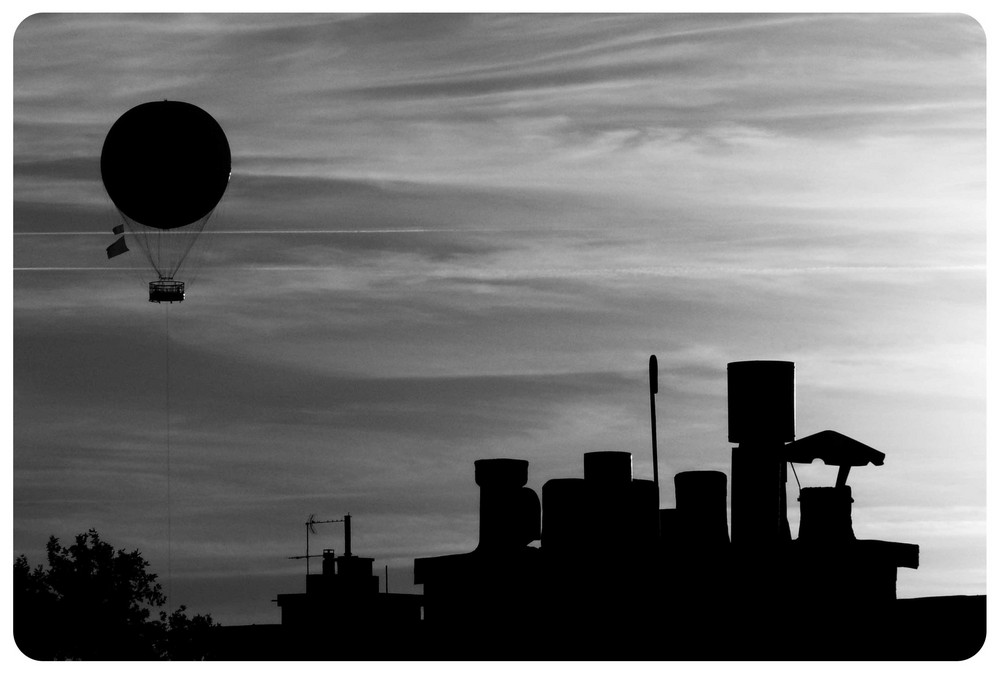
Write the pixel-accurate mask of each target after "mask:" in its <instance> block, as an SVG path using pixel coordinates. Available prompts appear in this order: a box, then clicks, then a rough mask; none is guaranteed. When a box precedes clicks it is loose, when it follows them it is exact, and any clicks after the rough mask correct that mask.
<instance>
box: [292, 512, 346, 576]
mask: <svg viewBox="0 0 1000 674" xmlns="http://www.w3.org/2000/svg"><path fill="white" fill-rule="evenodd" d="M333 522H343V523H344V555H345V556H347V557H350V556H351V514H350V513H347V514H346V515H344V517H343V518H342V519H339V520H318V519H316V515H315V514H312V515H309V519H307V520H306V554H304V555H296V556H294V557H289V558H288V559H304V560H306V576H307V577H308V576H309V559H310V558H312V557H322V555H310V554H309V535H310V534H315V533H316V526H315V525H317V524H331V523H333Z"/></svg>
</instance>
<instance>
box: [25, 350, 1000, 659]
mask: <svg viewBox="0 0 1000 674" xmlns="http://www.w3.org/2000/svg"><path fill="white" fill-rule="evenodd" d="M654 362H655V361H654ZM652 371H653V368H651V372H652ZM728 375H729V441H730V443H732V444H733V445H735V446H734V447H733V448H732V455H731V458H732V464H731V469H730V473H729V475H728V476H727V474H726V473H724V472H721V471H685V472H682V473H678V474H677V475H675V476H674V492H675V501H676V502H675V507H673V508H661V507H660V498H659V488H658V485H657V483H656V481H655V480H647V479H640V478H636V477H634V476H633V474H632V455H631V454H630V453H629V452H622V451H599V452H588V453H585V454H584V455H583V477H567V478H558V479H552V480H549V481H548V482H546V483H545V484H544V485H543V487H542V494H541V498H539V496H538V494H537V493H536V492H535V491H534V490H532V489H530V488H528V487H527V486H526V485H527V483H528V467H529V466H528V462H527V461H524V460H519V459H510V458H497V459H482V460H479V461H475V462H474V475H473V477H474V479H475V481H476V484H477V485H478V486H479V489H480V496H479V514H480V522H479V544H478V546H477V547H476V548H475V549H474V550H471V551H469V552H465V553H461V554H453V555H443V556H438V557H426V558H420V559H417V560H415V563H414V576H415V577H414V580H415V582H416V583H417V584H419V585H422V586H423V595H403V594H390V593H387V592H380V591H379V589H380V588H379V579H378V577H377V576H375V575H373V573H372V567H373V562H374V559H372V558H369V557H359V556H357V555H355V554H354V553H353V552H352V551H351V544H350V517H349V516H347V517H345V520H344V521H345V547H344V552H343V554H340V555H338V554H336V553H335V552H334V551H333V550H324V551H323V553H322V555H321V556H322V572H321V573H319V574H309V573H307V576H306V592H305V593H300V594H282V595H279V596H278V598H277V600H276V601H277V604H278V607H279V608H280V609H281V624H280V625H250V626H237V627H227V628H219V629H216V630H213V631H212V633H211V637H212V642H211V645H210V648H209V649H208V652H207V653H206V656H207V657H208V658H210V659H217V660H302V659H304V660H962V659H966V658H969V657H971V656H973V655H974V654H975V653H976V652H977V651H978V650H979V649H980V647H981V646H982V645H983V642H984V640H985V636H986V597H985V596H971V597H967V596H950V597H927V598H921V599H904V600H900V599H897V597H896V578H897V573H898V570H899V569H908V570H915V569H917V568H918V566H919V547H918V546H917V545H915V544H911V543H899V542H893V541H882V540H860V539H858V538H857V537H856V536H855V534H854V530H853V522H852V504H853V503H854V496H855V494H854V493H853V491H852V489H851V487H850V486H849V485H848V484H847V480H848V477H849V474H850V471H851V470H852V469H853V468H861V467H865V466H880V465H882V464H883V463H884V461H885V458H886V457H885V454H883V453H882V452H880V451H878V450H876V449H874V448H872V447H869V446H868V445H865V444H864V443H862V442H859V441H857V440H854V439H852V438H849V437H847V436H845V435H843V434H840V433H837V432H835V431H831V430H827V431H821V432H819V433H815V434H812V435H809V436H806V437H802V438H798V439H796V438H795V398H794V390H795V386H794V366H793V364H792V363H787V362H782V361H747V362H741V363H730V365H729V370H728ZM653 393H655V387H654V385H653V383H652V382H651V398H652V394H653ZM653 421H654V423H655V417H654V419H653ZM654 447H655V443H654ZM817 459H818V460H820V461H822V462H823V463H825V464H827V465H829V466H833V467H836V470H837V473H836V480H835V482H834V484H833V485H832V486H809V487H804V488H800V489H799V490H798V494H797V498H796V502H797V503H798V505H799V509H800V517H799V522H800V524H799V530H798V532H796V535H795V536H793V535H792V532H791V531H790V527H789V521H788V516H787V509H788V503H787V492H788V490H787V470H788V468H789V466H792V467H794V464H795V463H811V462H813V461H815V460H817ZM796 484H797V481H796ZM859 496H860V495H859ZM727 497H728V502H727ZM331 521H340V520H331ZM310 523H313V518H312V517H310V521H309V522H307V526H308V525H309V524H310ZM307 540H308V537H307ZM307 555H308V552H307ZM906 572H907V573H909V572H912V571H906ZM19 643H21V640H20V639H19Z"/></svg>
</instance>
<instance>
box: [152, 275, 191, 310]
mask: <svg viewBox="0 0 1000 674" xmlns="http://www.w3.org/2000/svg"><path fill="white" fill-rule="evenodd" d="M149 301H150V302H156V303H157V304H159V303H160V302H170V303H173V302H183V301H184V281H172V280H169V279H160V280H159V281H150V283H149Z"/></svg>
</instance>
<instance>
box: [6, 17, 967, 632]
mask: <svg viewBox="0 0 1000 674" xmlns="http://www.w3.org/2000/svg"><path fill="white" fill-rule="evenodd" d="M165 98H166V99H171V100H182V101H187V102H190V103H194V104H196V105H198V106H199V107H201V108H203V109H204V110H206V111H207V112H209V113H210V114H211V115H212V116H213V117H215V118H216V119H217V120H218V121H219V123H220V124H221V125H222V127H223V128H224V129H225V132H226V134H227V136H228V139H229V143H230V146H231V149H232V156H233V172H232V178H231V180H230V184H229V187H228V189H227V191H226V194H225V196H224V198H223V200H222V202H221V204H220V206H219V207H218V209H217V210H216V212H215V213H214V214H213V216H212V219H211V220H210V221H209V223H208V226H207V227H206V230H205V232H204V233H203V234H202V235H201V237H200V238H199V240H198V242H197V243H196V245H195V249H194V251H193V252H192V254H191V255H190V257H189V258H188V260H187V261H186V263H185V266H184V267H182V269H181V272H180V273H179V274H178V275H177V278H178V279H179V280H183V281H186V282H187V284H188V287H187V298H186V299H185V301H184V302H183V303H181V304H174V305H157V304H152V303H149V302H148V301H147V295H146V288H145V283H146V281H148V280H149V278H148V270H146V269H145V267H144V264H143V263H144V260H143V258H142V256H141V255H140V254H138V253H137V252H136V251H133V252H130V253H128V254H126V255H123V256H120V257H118V258H115V259H114V260H111V261H108V260H107V259H106V256H105V248H106V246H108V245H109V244H111V243H112V242H113V240H114V238H115V237H114V236H113V235H112V234H111V231H110V230H111V228H112V227H113V226H115V225H116V224H118V222H119V219H118V215H117V212H116V211H115V208H114V206H113V204H112V203H111V201H110V199H109V198H108V196H107V194H106V192H105V191H104V188H103V186H102V184H101V180H100V168H99V158H100V152H101V147H102V143H103V140H104V137H105V135H106V134H107V132H108V130H109V128H110V127H111V125H112V124H113V123H114V122H115V120H116V119H117V118H118V117H119V116H120V115H121V114H122V113H124V112H125V111H126V110H128V109H130V108H131V107H133V106H135V105H138V104H140V103H144V102H148V101H154V100H161V99H165ZM13 122H14V123H13V231H12V239H11V240H12V263H13V274H12V278H13V321H12V324H13V349H12V351H13V356H12V364H13V368H12V370H13V377H12V378H13V405H12V407H13V415H12V421H13V432H12V445H13V451H12V477H13V479H12V492H13V553H14V554H15V555H17V554H26V555H27V556H28V559H29V561H30V562H31V563H32V564H37V563H41V562H42V561H43V560H44V545H45V541H46V540H47V538H48V537H49V536H50V535H55V536H57V537H59V538H60V539H62V540H64V541H71V540H72V538H73V536H74V535H75V534H77V533H80V532H83V531H86V530H87V529H89V528H95V529H97V530H98V531H99V532H100V534H101V536H102V537H103V538H104V539H105V540H107V541H109V542H111V543H112V544H113V545H115V546H116V547H120V548H126V549H128V550H132V549H139V550H140V551H141V552H142V554H143V555H144V557H145V558H146V559H147V560H149V561H150V564H151V570H152V571H153V572H155V573H157V574H159V576H160V580H161V581H162V582H163V583H164V586H165V589H166V590H167V593H168V595H169V597H170V601H171V605H172V606H174V607H177V606H179V605H181V604H183V605H186V606H187V607H188V610H189V613H211V614H212V616H213V617H214V618H215V619H216V620H217V621H219V622H222V623H223V624H246V623H252V622H256V623H276V622H278V621H279V620H280V611H279V609H278V608H277V607H276V605H275V604H274V603H272V602H271V600H272V599H274V598H275V597H276V596H277V594H279V593H288V592H301V591H303V589H304V579H303V575H304V573H305V565H304V562H303V561H302V560H289V559H288V557H290V556H294V555H302V554H304V552H305V534H304V532H305V527H304V522H305V521H306V519H307V517H308V516H309V515H310V514H315V515H316V518H317V519H321V520H323V519H338V518H341V517H343V515H344V514H346V513H351V515H352V518H353V521H352V525H353V526H352V530H353V531H352V533H353V539H352V548H353V551H354V552H355V553H356V554H361V555H365V556H370V557H374V558H375V569H376V570H378V571H379V574H380V575H383V576H384V573H385V568H386V566H388V570H389V584H390V589H391V590H393V591H406V592H419V591H420V588H419V586H414V585H413V583H412V565H413V559H414V558H417V557H426V556H434V555H443V554H450V553H457V552H466V551H469V550H471V549H473V548H474V547H475V545H476V543H477V539H478V500H477V499H478V492H477V487H476V485H475V483H474V481H473V462H474V461H475V460H476V459H481V458H493V457H512V458H521V459H527V460H528V461H529V462H530V468H529V482H528V486H529V487H531V488H533V489H535V490H536V491H537V492H538V493H539V494H540V493H541V487H542V485H543V484H544V483H545V481H546V480H548V479H552V478H557V477H582V474H583V454H584V453H585V452H588V451H594V450H624V451H630V452H632V454H633V472H634V475H635V476H636V477H639V478H650V477H651V476H652V459H651V456H650V435H649V433H650V430H649V398H648V383H647V362H648V359H649V356H650V355H651V354H655V355H656V356H657V359H658V361H659V372H660V378H659V394H658V396H657V431H658V446H659V472H660V476H661V478H660V479H661V486H660V503H661V507H664V508H669V507H673V506H674V494H673V481H672V478H673V475H674V474H675V473H677V472H679V471H683V470H693V469H713V470H723V471H726V472H727V473H728V471H729V463H730V458H731V449H732V445H731V444H730V443H729V442H728V439H727V418H726V365H727V363H729V362H732V361H739V360H757V359H763V360H788V361H794V362H795V364H796V368H795V371H796V389H797V390H796V396H797V397H796V415H797V420H796V434H797V436H798V437H803V436H806V435H809V434H812V433H816V432H819V431H821V430H826V429H830V430H835V431H838V432H840V433H843V434H846V435H848V436H850V437H852V438H855V439H857V440H860V441H861V442H864V443H865V444H868V445H870V446H872V447H875V448H876V449H878V450H879V451H882V452H884V453H885V454H886V459H885V464H884V465H883V466H880V467H875V466H867V467H864V468H855V469H854V470H852V472H851V477H850V481H849V482H850V484H851V485H852V487H853V495H854V500H855V502H854V506H853V523H854V531H855V533H856V534H857V536H858V538H878V539H883V540H892V541H900V542H906V543H916V544H918V545H919V546H920V568H919V569H917V570H911V569H901V570H900V572H899V575H898V585H897V587H898V594H899V596H901V597H917V596H928V595H941V594H982V593H985V591H986V484H987V482H986V444H987V443H986V389H987V381H986V369H985V365H986V313H987V312H986V270H987V260H986V41H985V36H984V32H983V29H982V28H981V27H980V25H979V24H978V23H977V22H976V20H975V19H973V18H971V17H969V16H964V15H946V14H928V15H904V14H893V15H888V14H884V15H880V14H867V15H860V14H859V15H855V14H840V15H819V14H815V15H814V14H810V15H780V14H762V15H749V14H746V15H736V14H729V15H674V14H661V15H623V16H611V15H603V14H584V15H504V14H500V15H461V14H449V15H424V14H420V15H394V14H381V15H300V14H295V15H278V14H256V15H208V14H180V15H155V14H154V15H133V16H129V15H122V14H79V15H60V14H48V15H33V16H30V17H28V18H27V19H25V20H24V21H23V22H22V23H20V25H18V26H17V29H16V32H14V34H13ZM144 274H145V275H144ZM154 278H155V277H154ZM796 470H797V478H798V480H799V481H800V482H801V484H802V486H803V487H808V486H832V485H833V483H834V480H835V478H836V468H833V467H829V466H824V465H822V464H820V463H816V464H814V465H808V466H797V467H796ZM797 488H798V487H797V485H796V484H795V482H794V481H790V482H789V486H788V492H789V506H790V507H789V517H790V520H791V524H792V531H793V533H794V532H796V531H797V525H798V511H797V507H796V501H795V497H796V491H797ZM310 545H311V547H312V551H313V552H315V551H317V550H319V549H320V548H333V549H336V550H337V551H338V552H341V551H342V550H343V529H342V526H341V525H340V524H324V525H318V527H317V534H316V535H315V536H313V537H312V538H311V539H310ZM595 546H596V547H599V546H600V539H599V537H598V536H596V535H595ZM664 610H668V607H664Z"/></svg>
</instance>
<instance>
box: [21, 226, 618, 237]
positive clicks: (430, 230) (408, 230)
mask: <svg viewBox="0 0 1000 674" xmlns="http://www.w3.org/2000/svg"><path fill="white" fill-rule="evenodd" d="M168 231H169V230H168ZM556 231H568V232H575V231H586V230H583V229H579V228H564V229H552V228H548V227H547V228H531V229H529V228H521V229H513V228H504V227H491V228H479V229H475V228H469V227H400V228H393V229H241V230H235V229H230V230H205V231H203V232H201V233H200V234H199V236H213V235H216V234H267V235H287V234H435V233H439V232H440V233H449V232H451V233H455V232H458V233H461V232H469V233H473V234H478V233H483V232H499V233H503V232H510V233H517V232H556ZM594 231H599V230H594ZM14 236H109V234H108V232H105V231H99V232H14Z"/></svg>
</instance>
